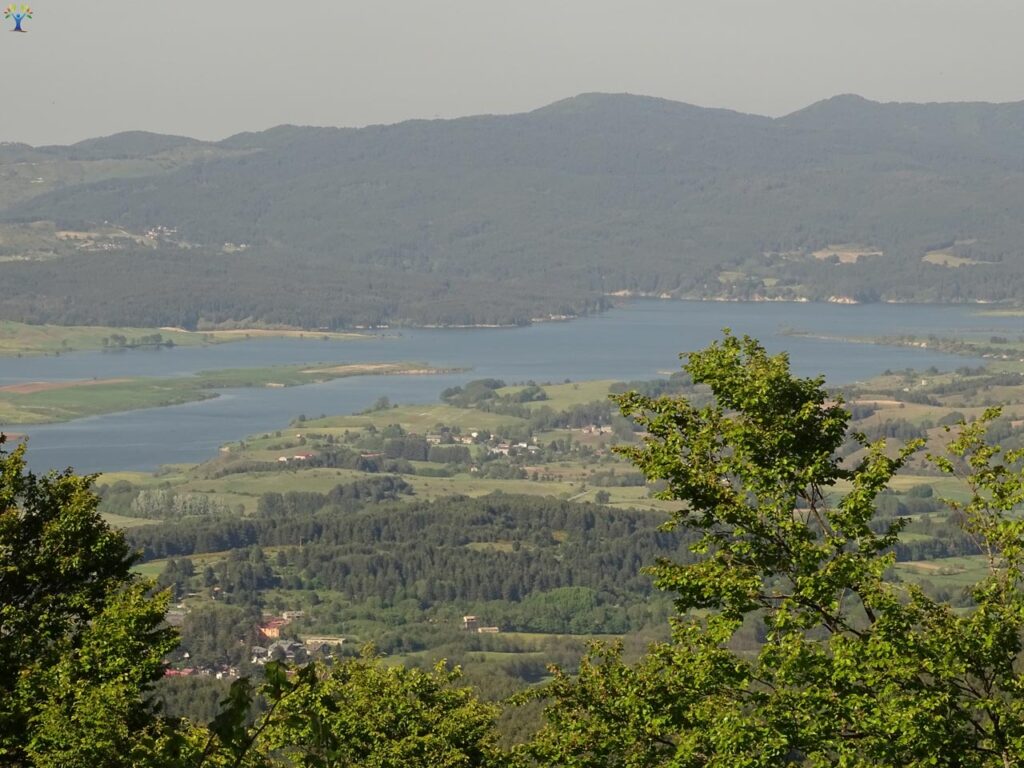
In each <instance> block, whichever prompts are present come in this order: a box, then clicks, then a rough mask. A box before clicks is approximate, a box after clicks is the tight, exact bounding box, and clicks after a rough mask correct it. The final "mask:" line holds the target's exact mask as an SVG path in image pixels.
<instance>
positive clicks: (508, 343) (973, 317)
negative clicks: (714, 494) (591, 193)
mask: <svg viewBox="0 0 1024 768" xmlns="http://www.w3.org/2000/svg"><path fill="white" fill-rule="evenodd" d="M726 326H728V327H730V328H732V329H733V331H735V332H736V333H749V334H751V335H753V336H756V337H757V338H759V339H760V340H761V341H762V342H763V343H764V344H765V346H766V347H768V348H769V349H770V350H772V351H780V350H786V351H788V352H789V354H790V357H791V360H792V364H793V369H794V370H795V371H796V372H797V373H799V374H801V375H816V374H825V376H827V378H828V381H829V383H833V384H841V383H851V382H854V381H857V380H861V379H865V378H869V377H871V376H873V375H876V374H878V373H881V372H882V371H883V370H885V369H887V368H891V369H902V368H906V367H913V368H918V369H924V368H928V367H930V366H936V367H937V368H939V369H944V370H951V369H953V368H956V367H958V366H961V365H965V364H968V363H971V364H974V363H977V362H978V361H972V360H971V359H969V358H964V357H959V356H951V355H946V354H942V353H938V352H935V351H930V350H922V349H905V348H893V347H883V346H877V345H871V344H857V343H849V342H841V341H831V340H825V339H820V338H809V337H801V336H790V335H787V333H788V332H790V331H797V332H804V333H810V334H816V335H822V336H861V337H864V336H883V335H899V334H914V335H917V336H927V335H928V334H935V335H937V336H953V335H957V336H976V337H983V338H987V337H988V336H990V335H999V336H1006V337H1010V338H1016V337H1018V336H1020V335H1021V334H1022V333H1024V318H1014V317H989V316H985V315H982V314H980V313H979V311H978V309H977V308H976V307H966V306H936V305H906V304H904V305H893V304H879V305H853V306H845V305H836V304H787V303H732V302H670V301H653V300H643V301H635V302H631V303H630V304H628V305H627V306H625V307H622V308H619V309H614V310H611V311H609V312H606V313H604V314H601V315H598V316H594V317H588V318H582V319H580V320H574V321H572V322H566V323H545V324H540V325H535V326H531V327H528V328H515V329H484V328H481V329H464V330H403V331H401V332H392V333H389V334H387V335H381V336H379V337H374V338H370V339H365V340H359V341H327V340H322V339H320V338H318V337H316V335H315V334H311V335H310V338H308V339H261V340H251V341H244V342H237V343H233V344H222V345H216V346H210V347H183V348H175V349H161V350H131V351H125V352H117V353H110V352H80V353H70V354H65V355H60V356H59V357H36V358H0V385H5V384H13V383H18V382H26V381H57V380H74V379H88V378H93V377H97V378H110V377H118V376H186V375H189V374H192V373H195V372H197V371H202V370H212V369H220V368H244V367H256V366H270V365H293V364H308V363H318V362H330V363H342V362H387V361H396V362H397V361H422V362H425V363H429V364H430V365H433V366H438V367H452V368H453V367H460V368H461V367H465V368H470V369H472V370H470V371H468V372H466V373H459V374H446V375H439V376H361V377H354V378H347V379H337V380H335V381H331V382H326V383H323V384H315V385H310V386H305V387H294V388H288V389H264V388H252V389H234V390H229V391H226V392H223V393H221V395H220V396H219V397H217V398H215V399H212V400H206V401H203V402H199V403H190V404H187V405H182V406H172V407H168V408H154V409H147V410H141V411H130V412H125V413H117V414H110V415H107V416H97V417H91V418H87V419H79V420H77V421H73V422H68V423H64V424H51V425H40V426H25V427H21V426H15V427H11V431H16V432H20V433H25V434H28V435H29V437H30V446H31V450H30V451H29V456H30V461H31V465H32V468H33V469H35V470H37V471H42V470H46V469H49V468H53V467H65V466H73V467H75V469H76V470H78V471H80V472H98V471H116V470H128V469H132V470H152V469H156V468H157V467H158V466H159V465H161V464H168V463H178V462H194V461H201V460H203V459H206V458H209V457H210V456H212V455H213V454H215V453H216V451H217V449H218V448H219V446H221V445H222V444H224V443H226V442H230V441H232V440H238V439H240V438H242V437H245V436H246V435H250V434H253V433H257V432H266V431H268V430H276V429H280V428H282V427H284V426H286V425H287V424H288V422H289V421H290V420H291V419H293V418H294V417H295V416H297V415H299V414H305V415H307V416H310V417H313V416H318V415H320V414H322V413H327V414H337V413H351V412H354V411H358V410H362V409H364V408H366V407H368V406H369V405H371V404H372V403H373V402H374V401H376V400H377V398H379V397H381V396H387V397H388V398H390V400H391V401H392V402H400V403H403V402H404V403H409V402H434V401H436V400H437V398H438V394H439V393H440V392H441V390H442V389H444V388H445V387H449V386H453V385H455V384H460V383H464V382H466V381H469V380H471V379H475V378H481V377H485V376H488V377H495V378H501V379H504V380H505V381H507V382H509V383H511V382H518V381H526V380H531V379H532V380H534V381H537V382H546V381H552V382H557V381H564V380H565V379H572V380H582V379H595V378H614V379H621V380H633V379H649V378H655V377H657V376H658V375H660V374H664V373H666V372H670V371H673V370H676V369H678V366H679V360H678V354H679V353H680V352H684V351H688V350H694V349H699V348H701V347H703V346H706V345H707V344H708V343H709V342H710V341H712V340H713V339H715V338H718V337H719V336H720V334H721V329H722V328H723V327H726ZM0 426H2V425H0Z"/></svg>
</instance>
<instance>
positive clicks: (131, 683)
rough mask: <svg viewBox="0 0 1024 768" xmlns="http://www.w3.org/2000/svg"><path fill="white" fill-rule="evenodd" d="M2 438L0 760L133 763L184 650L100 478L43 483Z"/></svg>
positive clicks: (56, 478) (55, 477) (56, 477)
mask: <svg viewBox="0 0 1024 768" xmlns="http://www.w3.org/2000/svg"><path fill="white" fill-rule="evenodd" d="M3 443H4V438H3V436H2V435H0V764H3V765H15V766H18V765H38V766H62V767H74V766H90V768H95V766H99V765H103V766H119V765H131V764H133V763H134V762H135V760H136V758H139V755H140V750H145V748H146V745H147V743H149V742H148V734H149V729H151V727H153V726H154V725H155V720H154V718H153V708H152V705H151V703H150V702H149V701H148V700H147V698H146V695H147V692H148V689H149V685H150V683H152V681H153V680H155V679H156V678H157V677H159V676H160V675H161V674H162V663H161V659H162V657H163V655H164V654H165V653H167V651H169V650H170V649H171V648H172V647H173V646H174V643H175V639H174V637H173V636H172V634H171V633H170V632H169V631H168V630H167V629H166V628H164V627H163V618H164V613H165V611H166V595H162V596H159V597H156V598H152V597H150V596H148V595H147V590H148V589H149V588H150V585H149V584H148V583H147V582H145V581H143V580H140V579H138V578H137V577H135V576H133V575H132V573H131V571H130V568H131V564H132V557H131V554H130V552H129V549H128V547H127V545H126V544H125V541H124V537H123V536H122V535H121V534H120V533H119V532H116V531H112V530H111V529H110V527H109V526H108V525H107V524H106V523H105V522H104V521H103V519H102V517H100V515H99V513H98V512H97V505H98V503H99V499H98V498H97V497H96V495H95V494H94V493H93V492H92V490H91V486H92V481H93V478H91V477H78V476H75V475H73V474H72V473H71V472H70V471H67V472H62V473H51V474H49V475H46V476H44V477H37V476H35V475H33V474H32V473H30V472H27V471H26V470H25V459H24V454H25V447H24V445H22V446H19V447H17V448H16V449H15V450H14V451H12V452H10V453H8V452H6V451H4V450H3Z"/></svg>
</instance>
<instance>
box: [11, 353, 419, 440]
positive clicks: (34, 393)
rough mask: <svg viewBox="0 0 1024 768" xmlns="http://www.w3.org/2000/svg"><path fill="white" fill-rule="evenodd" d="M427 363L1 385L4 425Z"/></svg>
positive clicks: (394, 371)
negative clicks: (218, 391)
mask: <svg viewBox="0 0 1024 768" xmlns="http://www.w3.org/2000/svg"><path fill="white" fill-rule="evenodd" d="M434 372H435V371H434V369H431V368H429V367H428V366H427V365H426V364H424V363H372V364H365V363H345V364H333V363H331V364H326V363H325V364H318V365H316V366H313V367H310V366H305V365H293V366H278V367H273V368H239V369H230V370H224V371H207V372H203V373H199V374H196V375H195V376H187V377H175V378H166V379H157V378H131V379H95V380H87V381H70V382H31V383H26V384H13V385H9V386H5V387H0V424H7V425H14V424H38V423H46V422H55V421H69V420H71V419H78V418H82V417H84V416H95V415H98V414H102V413H114V412H118V411H130V410H135V409H139V408H154V407H157V406H166V405H178V404H181V403H188V402H195V401H198V400H205V399H208V398H211V397H216V396H217V392H216V390H219V389H233V388H238V387H295V386H301V385H303V384H313V383H316V382H322V381H329V380H331V379H337V378H343V377H347V376H365V375H377V376H379V375H421V374H430V373H434Z"/></svg>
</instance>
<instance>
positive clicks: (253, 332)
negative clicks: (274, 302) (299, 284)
mask: <svg viewBox="0 0 1024 768" xmlns="http://www.w3.org/2000/svg"><path fill="white" fill-rule="evenodd" d="M157 333H159V334H160V336H161V337H162V339H163V340H164V341H173V342H174V345H175V346H182V347H196V346H201V345H204V344H225V343H229V342H234V341H246V340H249V339H253V338H306V339H328V340H331V341H338V340H358V339H365V338H368V337H367V336H366V335H365V334H358V333H333V332H320V331H300V330H293V329H256V328H251V329H240V330H210V331H186V330H182V329H173V328H128V327H125V328H116V327H108V326H98V325H27V324H25V323H14V322H10V321H6V320H4V321H0V356H8V357H10V356H29V355H53V354H61V353H63V352H72V351H82V350H100V349H107V348H109V346H108V345H107V344H104V343H103V340H104V339H108V341H109V339H110V337H111V336H116V335H120V336H124V337H126V338H127V339H138V338H140V337H143V336H152V335H153V334H157Z"/></svg>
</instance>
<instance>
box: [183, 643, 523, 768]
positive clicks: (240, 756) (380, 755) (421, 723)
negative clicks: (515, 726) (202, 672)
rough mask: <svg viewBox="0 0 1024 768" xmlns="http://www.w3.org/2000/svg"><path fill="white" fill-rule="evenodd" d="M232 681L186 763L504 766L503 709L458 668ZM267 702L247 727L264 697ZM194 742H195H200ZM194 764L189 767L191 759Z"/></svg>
mask: <svg viewBox="0 0 1024 768" xmlns="http://www.w3.org/2000/svg"><path fill="white" fill-rule="evenodd" d="M266 669H267V675H266V681H265V682H264V684H263V685H262V686H260V688H259V689H258V690H255V689H254V688H253V686H252V684H251V683H250V682H249V681H248V680H245V679H243V680H239V681H237V682H235V683H234V684H233V685H232V688H231V694H230V696H229V697H228V699H227V701H226V702H225V707H224V711H223V712H222V713H221V715H220V716H218V718H217V719H216V720H215V721H214V722H213V723H212V724H211V726H210V736H209V740H208V742H207V745H206V747H205V748H204V749H203V750H202V752H201V754H199V755H198V756H197V755H195V754H194V755H193V756H192V758H191V760H189V762H188V763H187V764H189V765H210V766H225V765H231V766H245V767H246V768H277V767H280V768H356V767H357V766H358V767H359V768H489V767H492V766H493V768H500V766H502V765H505V764H506V762H507V758H506V756H505V755H504V753H502V751H501V750H500V749H499V747H498V745H497V740H498V736H497V731H496V730H495V727H494V724H495V720H496V719H497V716H498V708H497V707H495V706H493V705H489V704H483V703H481V702H480V701H479V700H478V699H477V698H476V696H475V695H474V693H473V692H472V691H470V690H469V689H466V688H458V687H455V686H454V685H453V683H454V682H455V680H457V678H458V676H459V675H458V672H453V671H447V670H445V669H444V668H443V666H441V665H439V666H438V667H437V668H435V669H434V670H432V671H422V670H417V669H407V668H405V667H400V666H387V665H385V664H383V663H382V662H381V661H380V660H379V659H376V658H374V657H373V656H371V655H369V654H366V655H364V656H363V657H362V658H359V659H348V660H345V661H342V662H339V663H337V664H335V665H333V666H330V667H327V666H325V665H323V664H322V663H319V662H313V663H310V664H308V665H306V666H304V667H302V668H301V669H298V670H293V671H292V672H290V673H289V671H288V670H287V669H286V668H285V666H284V665H282V664H278V663H276V662H272V663H270V664H268V665H267V668H266ZM257 695H258V696H261V697H262V698H263V701H264V702H265V708H264V711H263V712H262V714H260V715H259V716H258V717H257V718H256V722H255V723H254V724H252V725H247V724H246V723H247V722H248V720H249V718H250V713H251V711H252V705H253V703H254V701H255V699H256V697H257ZM194 743H195V742H194V739H193V744H194ZM183 764H186V763H183Z"/></svg>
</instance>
